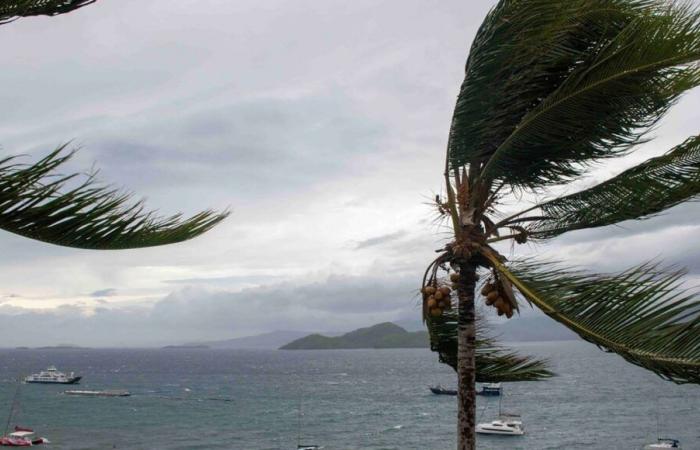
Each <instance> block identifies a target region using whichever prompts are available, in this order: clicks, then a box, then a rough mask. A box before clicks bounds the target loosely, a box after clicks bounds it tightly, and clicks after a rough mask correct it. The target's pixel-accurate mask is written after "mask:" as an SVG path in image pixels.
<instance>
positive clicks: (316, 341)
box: [280, 322, 430, 350]
mask: <svg viewBox="0 0 700 450" xmlns="http://www.w3.org/2000/svg"><path fill="white" fill-rule="evenodd" d="M429 342H430V341H429V338H428V333H427V332H426V331H415V332H409V331H406V330H405V329H403V328H401V327H400V326H398V325H396V324H393V323H390V322H385V323H380V324H378V325H374V326H371V327H368V328H360V329H358V330H355V331H351V332H349V333H346V334H343V335H341V336H337V337H328V336H323V335H321V334H311V335H309V336H306V337H303V338H301V339H297V340H295V341H292V342H290V343H288V344H286V345H283V346H282V347H280V350H330V349H358V348H428V346H429Z"/></svg>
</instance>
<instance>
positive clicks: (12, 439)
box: [0, 427, 50, 447]
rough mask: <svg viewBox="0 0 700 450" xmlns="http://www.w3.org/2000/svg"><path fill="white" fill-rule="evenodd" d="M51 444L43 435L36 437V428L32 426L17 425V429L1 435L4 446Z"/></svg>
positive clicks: (0, 439) (0, 440)
mask: <svg viewBox="0 0 700 450" xmlns="http://www.w3.org/2000/svg"><path fill="white" fill-rule="evenodd" d="M41 444H50V442H49V440H48V439H46V438H43V437H36V435H35V434H34V430H32V429H30V428H22V427H15V431H14V432H12V433H10V434H8V435H6V436H2V437H0V446H2V447H33V446H35V445H41Z"/></svg>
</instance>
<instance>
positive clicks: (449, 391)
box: [428, 384, 457, 395]
mask: <svg viewBox="0 0 700 450" xmlns="http://www.w3.org/2000/svg"><path fill="white" fill-rule="evenodd" d="M428 387H429V388H430V392H432V393H433V394H435V395H457V391H455V390H452V389H445V388H443V387H442V386H440V385H439V384H438V385H437V386H428Z"/></svg>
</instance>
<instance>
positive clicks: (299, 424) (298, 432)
mask: <svg viewBox="0 0 700 450" xmlns="http://www.w3.org/2000/svg"><path fill="white" fill-rule="evenodd" d="M297 421H298V423H297V448H299V447H300V446H301V424H302V422H301V396H299V410H298V411H297Z"/></svg>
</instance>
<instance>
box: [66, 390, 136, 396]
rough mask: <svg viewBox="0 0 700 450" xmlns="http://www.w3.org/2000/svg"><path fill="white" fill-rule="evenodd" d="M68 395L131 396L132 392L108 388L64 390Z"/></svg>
mask: <svg viewBox="0 0 700 450" xmlns="http://www.w3.org/2000/svg"><path fill="white" fill-rule="evenodd" d="M63 393H64V394H66V395H77V396H83V397H129V396H130V395H131V392H129V391H121V390H106V391H77V390H75V391H64V392H63Z"/></svg>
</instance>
